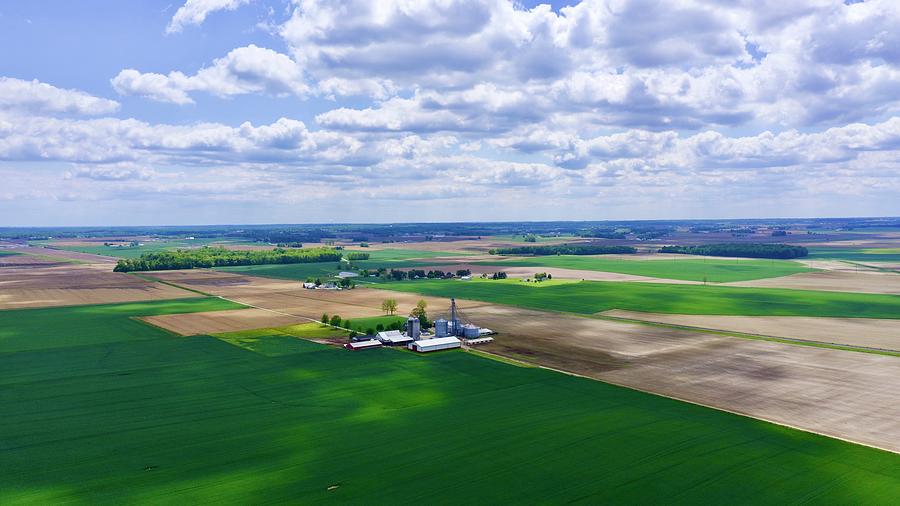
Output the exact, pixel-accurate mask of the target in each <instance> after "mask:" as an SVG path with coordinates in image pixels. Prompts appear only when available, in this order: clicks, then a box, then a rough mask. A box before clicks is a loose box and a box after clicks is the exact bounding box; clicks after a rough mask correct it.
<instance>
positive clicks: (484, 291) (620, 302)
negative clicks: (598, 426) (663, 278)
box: [378, 279, 900, 319]
mask: <svg viewBox="0 0 900 506" xmlns="http://www.w3.org/2000/svg"><path fill="white" fill-rule="evenodd" d="M378 287H379V288H385V289H390V290H396V291H402V292H413V293H419V294H423V295H430V296H434V297H458V298H463V299H471V300H479V301H485V302H496V303H502V304H510V305H514V306H521V307H528V308H534V309H545V310H552V311H565V312H573V313H582V314H593V313H598V312H602V311H608V310H611V309H624V310H631V311H645V312H654V313H674V314H709V315H744V316H825V317H843V318H888V319H900V296H895V295H883V294H862V293H841V292H816V291H803V290H786V289H778V288H737V287H729V286H703V285H680V284H663V283H613V282H603V281H581V282H577V283H565V284H556V283H552V282H551V283H543V284H535V283H523V282H522V281H520V280H517V279H508V280H472V281H456V280H449V281H445V280H417V281H405V282H395V283H387V284H383V285H378Z"/></svg>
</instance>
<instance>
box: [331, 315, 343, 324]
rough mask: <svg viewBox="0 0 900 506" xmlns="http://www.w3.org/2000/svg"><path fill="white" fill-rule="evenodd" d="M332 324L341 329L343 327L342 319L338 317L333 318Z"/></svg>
mask: <svg viewBox="0 0 900 506" xmlns="http://www.w3.org/2000/svg"><path fill="white" fill-rule="evenodd" d="M330 323H331V326H332V327H340V326H341V317H340V316H338V315H334V316H332V317H331V320H330Z"/></svg>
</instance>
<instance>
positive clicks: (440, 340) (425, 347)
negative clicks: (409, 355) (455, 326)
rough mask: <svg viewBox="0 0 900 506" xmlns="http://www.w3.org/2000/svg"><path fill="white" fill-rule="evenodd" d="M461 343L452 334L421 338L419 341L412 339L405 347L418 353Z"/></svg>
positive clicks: (452, 346)
mask: <svg viewBox="0 0 900 506" xmlns="http://www.w3.org/2000/svg"><path fill="white" fill-rule="evenodd" d="M461 344H462V341H460V340H459V339H457V338H455V337H453V336H450V337H435V338H433V339H421V340H419V341H413V342H411V343H409V344H408V345H407V348H409V349H411V350H413V351H417V352H419V353H427V352H430V351H438V350H449V349H452V348H459V347H460V345H461Z"/></svg>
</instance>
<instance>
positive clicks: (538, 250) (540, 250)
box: [489, 244, 637, 256]
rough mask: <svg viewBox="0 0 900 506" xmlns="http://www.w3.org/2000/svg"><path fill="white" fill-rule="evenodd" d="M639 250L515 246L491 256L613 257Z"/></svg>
mask: <svg viewBox="0 0 900 506" xmlns="http://www.w3.org/2000/svg"><path fill="white" fill-rule="evenodd" d="M636 251H637V250H635V249H634V248H632V247H631V246H601V245H593V244H559V245H555V246H515V247H512V248H496V249H492V250H490V252H489V253H490V254H491V255H535V256H540V255H612V254H629V253H635V252H636Z"/></svg>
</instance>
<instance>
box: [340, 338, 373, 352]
mask: <svg viewBox="0 0 900 506" xmlns="http://www.w3.org/2000/svg"><path fill="white" fill-rule="evenodd" d="M381 346H382V344H381V341H378V340H376V339H369V340H367V341H357V342H354V343H347V344H345V345H344V348H347V349H348V350H367V349H369V348H380V347H381Z"/></svg>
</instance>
